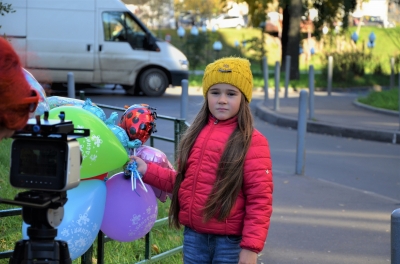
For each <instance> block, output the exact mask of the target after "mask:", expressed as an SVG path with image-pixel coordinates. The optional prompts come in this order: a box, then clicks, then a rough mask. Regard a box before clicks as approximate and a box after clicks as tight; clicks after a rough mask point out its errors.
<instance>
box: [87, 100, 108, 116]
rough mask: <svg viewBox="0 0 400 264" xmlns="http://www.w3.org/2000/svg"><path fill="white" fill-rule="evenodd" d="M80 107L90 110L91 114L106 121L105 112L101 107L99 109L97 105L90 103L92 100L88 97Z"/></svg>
mask: <svg viewBox="0 0 400 264" xmlns="http://www.w3.org/2000/svg"><path fill="white" fill-rule="evenodd" d="M82 108H83V109H85V110H87V111H89V112H91V113H92V114H94V115H95V116H97V117H98V118H100V119H101V120H102V121H106V114H105V113H104V111H103V109H101V108H100V107H98V106H97V105H94V104H93V103H92V100H90V98H87V99H86V100H85V103H84V104H83V105H82Z"/></svg>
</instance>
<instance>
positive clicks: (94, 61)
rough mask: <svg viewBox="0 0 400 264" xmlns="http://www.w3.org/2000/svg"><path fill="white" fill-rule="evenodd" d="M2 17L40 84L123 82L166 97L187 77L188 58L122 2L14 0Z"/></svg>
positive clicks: (129, 90) (127, 87)
mask: <svg viewBox="0 0 400 264" xmlns="http://www.w3.org/2000/svg"><path fill="white" fill-rule="evenodd" d="M11 4H12V6H11V7H12V8H13V9H14V10H15V11H16V12H14V13H8V14H5V15H4V16H0V26H1V28H0V35H1V36H4V35H5V36H6V37H7V39H9V40H10V41H11V43H12V45H13V47H14V48H15V49H16V51H17V53H18V54H19V56H20V58H21V61H22V63H23V66H24V68H25V69H27V70H28V71H29V72H31V73H32V74H33V75H34V76H35V78H36V79H37V80H38V81H39V82H41V83H51V84H59V83H65V82H66V81H67V75H68V72H73V73H74V79H75V82H76V83H82V84H120V85H121V86H122V87H123V88H124V89H125V91H126V92H127V93H128V94H138V93H139V92H140V91H142V92H143V93H144V94H145V95H148V96H161V95H162V94H164V92H165V89H166V88H167V87H169V86H170V85H172V86H181V80H182V79H188V76H189V71H188V67H189V63H188V60H187V58H186V56H185V55H184V54H183V53H182V52H181V51H179V50H178V49H177V48H175V47H174V46H172V45H171V44H170V43H168V42H166V41H163V40H161V39H158V38H156V37H155V36H154V35H153V34H152V33H151V32H150V30H149V29H147V28H146V26H145V25H144V24H143V23H142V22H141V21H140V20H139V19H138V18H137V17H136V16H135V15H134V14H132V12H130V11H129V9H128V8H127V7H126V6H125V4H123V3H122V2H121V1H119V0H57V1H54V0H12V1H11Z"/></svg>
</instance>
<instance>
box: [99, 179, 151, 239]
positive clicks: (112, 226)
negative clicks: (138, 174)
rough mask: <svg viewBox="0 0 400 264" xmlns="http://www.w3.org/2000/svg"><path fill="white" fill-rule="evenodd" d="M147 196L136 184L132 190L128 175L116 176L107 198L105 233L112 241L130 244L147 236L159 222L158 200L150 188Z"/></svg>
mask: <svg viewBox="0 0 400 264" xmlns="http://www.w3.org/2000/svg"><path fill="white" fill-rule="evenodd" d="M145 186H146V189H147V192H146V191H145V189H144V187H143V186H142V184H141V183H140V181H139V180H137V181H136V189H135V190H132V185H131V180H130V179H125V178H124V173H123V172H120V173H117V174H115V175H113V176H112V177H111V178H110V179H108V180H107V181H106V188H107V197H106V205H105V209H104V216H103V222H102V224H101V227H100V229H101V231H103V233H104V234H105V235H107V236H108V237H110V238H111V239H114V240H116V241H120V242H130V241H134V240H137V239H139V238H141V237H143V236H145V235H146V234H147V233H148V232H149V231H150V230H151V228H152V227H153V225H154V223H155V221H156V220H157V213H158V207H157V200H156V197H155V195H154V192H153V190H152V188H150V185H147V184H146V185H145Z"/></svg>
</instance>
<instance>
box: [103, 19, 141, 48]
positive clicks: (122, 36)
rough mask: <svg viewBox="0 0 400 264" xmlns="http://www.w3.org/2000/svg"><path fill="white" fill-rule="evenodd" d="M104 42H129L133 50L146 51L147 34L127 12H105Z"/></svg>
mask: <svg viewBox="0 0 400 264" xmlns="http://www.w3.org/2000/svg"><path fill="white" fill-rule="evenodd" d="M102 17H103V28H104V41H113V42H128V43H129V44H130V45H131V47H132V48H133V49H144V47H145V42H146V33H145V32H144V31H143V30H142V29H141V28H140V26H139V25H138V24H137V23H136V22H135V20H134V19H133V18H132V17H131V16H130V15H129V13H127V12H103V15H102Z"/></svg>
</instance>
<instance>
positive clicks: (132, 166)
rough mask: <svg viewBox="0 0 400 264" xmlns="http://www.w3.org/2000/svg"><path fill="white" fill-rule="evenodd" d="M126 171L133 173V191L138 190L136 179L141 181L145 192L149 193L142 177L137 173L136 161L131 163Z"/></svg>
mask: <svg viewBox="0 0 400 264" xmlns="http://www.w3.org/2000/svg"><path fill="white" fill-rule="evenodd" d="M126 169H127V170H130V171H131V186H132V191H134V190H136V179H139V181H140V183H141V184H142V186H143V188H144V190H145V191H146V192H147V188H146V185H145V184H144V182H143V181H142V177H141V176H140V173H139V172H138V171H137V163H136V161H134V162H132V163H129V164H128V166H127V168H126Z"/></svg>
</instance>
